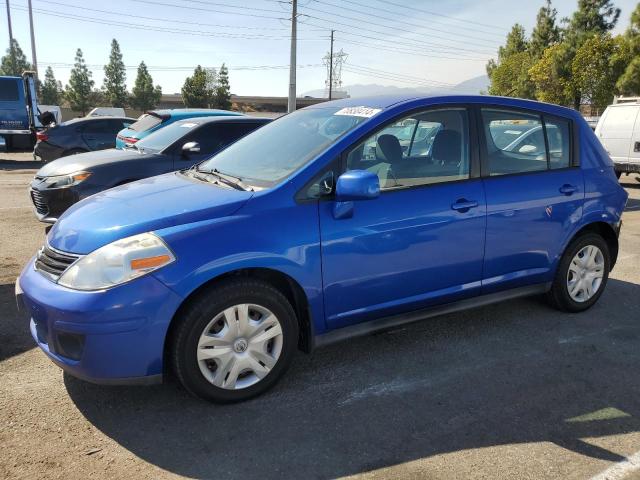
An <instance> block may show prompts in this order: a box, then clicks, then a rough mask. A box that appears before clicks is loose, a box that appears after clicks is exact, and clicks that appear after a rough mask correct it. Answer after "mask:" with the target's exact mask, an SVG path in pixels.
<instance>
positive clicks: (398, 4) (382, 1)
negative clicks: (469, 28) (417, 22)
mask: <svg viewBox="0 0 640 480" xmlns="http://www.w3.org/2000/svg"><path fill="white" fill-rule="evenodd" d="M378 2H379V3H383V4H388V5H394V6H396V7H401V8H406V9H408V10H411V11H415V12H422V13H426V14H429V15H434V16H436V17H443V18H448V19H450V20H456V21H458V22H464V23H471V24H474V25H479V26H481V27H487V28H494V29H496V30H500V31H504V28H502V27H499V26H498V25H491V24H489V23H481V22H474V21H473V20H464V19H462V18H458V17H454V16H451V15H445V14H443V13H436V12H432V11H429V10H425V9H422V8H418V7H415V6H413V5H412V6H411V7H407V6H406V5H402V4H401V3H395V2H391V1H389V0H378Z"/></svg>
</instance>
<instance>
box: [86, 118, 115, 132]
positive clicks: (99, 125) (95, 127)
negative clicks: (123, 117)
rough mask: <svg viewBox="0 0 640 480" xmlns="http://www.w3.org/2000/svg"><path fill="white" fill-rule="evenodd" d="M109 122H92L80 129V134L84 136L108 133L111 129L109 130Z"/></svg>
mask: <svg viewBox="0 0 640 480" xmlns="http://www.w3.org/2000/svg"><path fill="white" fill-rule="evenodd" d="M111 125H112V122H111V120H92V121H90V122H87V124H86V125H85V126H84V128H83V129H82V133H84V134H85V135H91V134H102V133H109V132H111V131H112V130H113V129H112V128H111Z"/></svg>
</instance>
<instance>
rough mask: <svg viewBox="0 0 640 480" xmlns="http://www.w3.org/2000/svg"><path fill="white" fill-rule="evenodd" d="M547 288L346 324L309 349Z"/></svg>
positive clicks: (540, 286) (533, 287) (535, 287)
mask: <svg viewBox="0 0 640 480" xmlns="http://www.w3.org/2000/svg"><path fill="white" fill-rule="evenodd" d="M550 288H551V283H540V284H536V285H528V286H526V287H519V288H513V289H511V290H505V291H502V292H497V293H490V294H488V295H480V296H478V297H474V298H467V299H465V300H460V301H457V302H452V303H447V304H444V305H437V306H435V307H429V308H425V309H422V310H416V311H414V312H408V313H403V314H400V315H393V316H390V317H383V318H379V319H376V320H370V321H365V322H362V323H357V324H355V325H349V326H348V327H343V328H339V329H337V330H333V331H331V332H328V333H324V334H322V335H318V336H317V337H315V341H314V345H313V347H314V348H317V347H323V346H325V345H330V344H332V343H337V342H341V341H343V340H347V339H349V338H352V337H359V336H361V335H368V334H371V333H375V332H379V331H382V330H388V329H391V328H394V327H398V326H400V325H406V324H408V323H414V322H417V321H420V320H424V319H427V318H431V317H436V316H438V315H444V314H447V313H453V312H459V311H461V310H467V309H470V308H476V307H482V306H484V305H490V304H492V303H498V302H502V301H505V300H511V299H514V298H520V297H528V296H531V295H540V294H542V293H546V292H548V291H549V289H550Z"/></svg>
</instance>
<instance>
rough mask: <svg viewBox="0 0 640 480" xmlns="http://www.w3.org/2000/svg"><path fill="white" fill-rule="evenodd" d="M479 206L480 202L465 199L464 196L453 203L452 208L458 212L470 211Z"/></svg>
mask: <svg viewBox="0 0 640 480" xmlns="http://www.w3.org/2000/svg"><path fill="white" fill-rule="evenodd" d="M477 206H478V202H476V201H474V200H471V201H469V200H465V199H464V198H461V199H460V200H458V201H457V202H456V203H454V204H453V205H451V208H452V209H453V210H457V211H458V212H462V213H464V212H468V211H469V210H470V209H471V208H476V207H477Z"/></svg>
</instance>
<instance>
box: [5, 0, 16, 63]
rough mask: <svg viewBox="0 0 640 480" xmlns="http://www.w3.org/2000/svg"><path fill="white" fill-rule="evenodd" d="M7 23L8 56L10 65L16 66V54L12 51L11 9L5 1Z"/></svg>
mask: <svg viewBox="0 0 640 480" xmlns="http://www.w3.org/2000/svg"><path fill="white" fill-rule="evenodd" d="M7 21H8V22H9V55H11V63H12V64H13V65H15V64H16V53H15V52H14V51H13V30H11V7H10V6H9V0H7Z"/></svg>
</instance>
